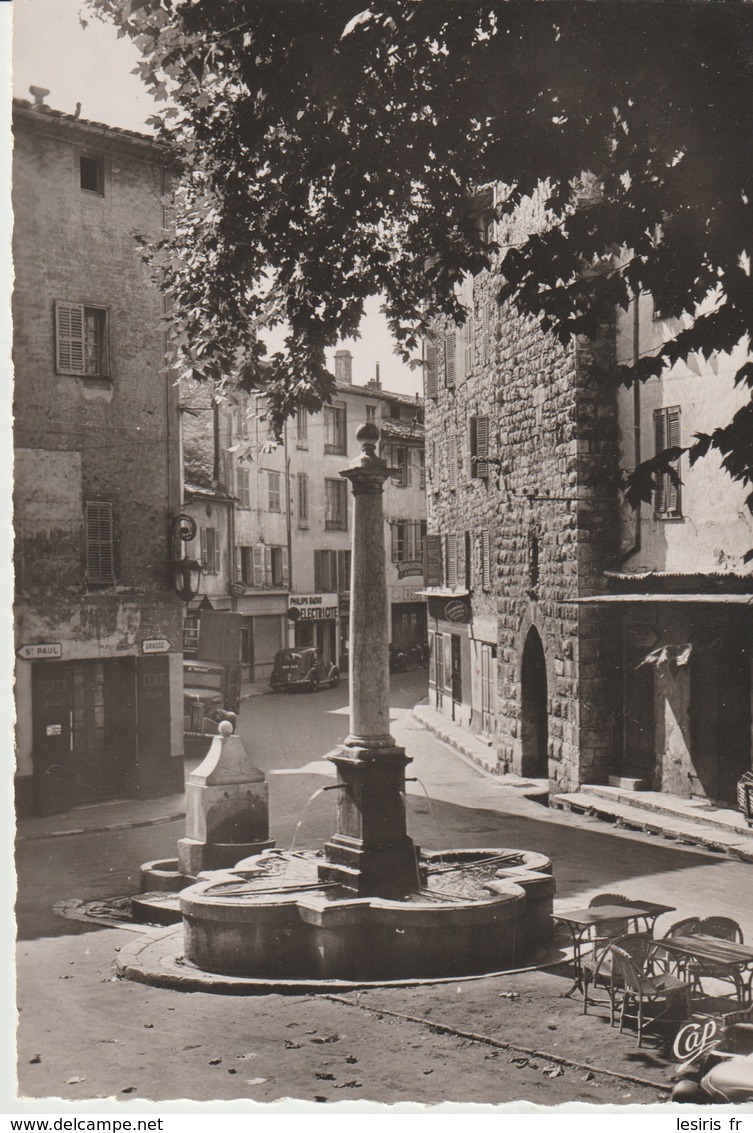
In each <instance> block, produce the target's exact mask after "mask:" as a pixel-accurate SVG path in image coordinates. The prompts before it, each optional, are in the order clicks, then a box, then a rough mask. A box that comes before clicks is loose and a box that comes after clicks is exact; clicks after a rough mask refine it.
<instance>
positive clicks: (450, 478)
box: [447, 437, 458, 492]
mask: <svg viewBox="0 0 753 1133" xmlns="http://www.w3.org/2000/svg"><path fill="white" fill-rule="evenodd" d="M447 485H448V487H449V489H450V491H451V492H454V491H455V489H456V488H457V486H458V442H457V440H456V439H455V437H448V439H447Z"/></svg>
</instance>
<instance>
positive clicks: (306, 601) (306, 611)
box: [288, 594, 337, 622]
mask: <svg viewBox="0 0 753 1133" xmlns="http://www.w3.org/2000/svg"><path fill="white" fill-rule="evenodd" d="M292 610H297V611H298V615H297V617H296V618H295V621H302V622H315V621H329V620H331V619H333V618H336V617H337V595H336V594H290V595H289V596H288V616H290V612H291V611H292Z"/></svg>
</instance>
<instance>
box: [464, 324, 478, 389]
mask: <svg viewBox="0 0 753 1133" xmlns="http://www.w3.org/2000/svg"><path fill="white" fill-rule="evenodd" d="M464 329H465V372H466V375H467V374H470V373H471V371H472V370H473V355H474V348H475V345H476V326H475V322H474V318H473V315H472V314H471V315H469V316H468V321H467V323H466V324H465V328H464Z"/></svg>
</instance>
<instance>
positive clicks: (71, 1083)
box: [65, 1077, 86, 1086]
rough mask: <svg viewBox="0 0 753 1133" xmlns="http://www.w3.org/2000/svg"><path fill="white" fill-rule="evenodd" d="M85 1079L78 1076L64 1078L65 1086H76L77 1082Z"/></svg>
mask: <svg viewBox="0 0 753 1133" xmlns="http://www.w3.org/2000/svg"><path fill="white" fill-rule="evenodd" d="M85 1081H86V1078H78V1077H75V1078H66V1080H65V1084H66V1086H77V1085H78V1084H79V1082H85Z"/></svg>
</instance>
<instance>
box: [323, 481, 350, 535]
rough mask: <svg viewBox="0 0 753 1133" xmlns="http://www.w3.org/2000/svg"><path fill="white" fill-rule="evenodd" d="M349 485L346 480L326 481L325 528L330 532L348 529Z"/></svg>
mask: <svg viewBox="0 0 753 1133" xmlns="http://www.w3.org/2000/svg"><path fill="white" fill-rule="evenodd" d="M347 493H348V485H347V483H346V482H345V480H325V481H324V526H325V528H326V529H327V530H329V531H347V529H348V494H347Z"/></svg>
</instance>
